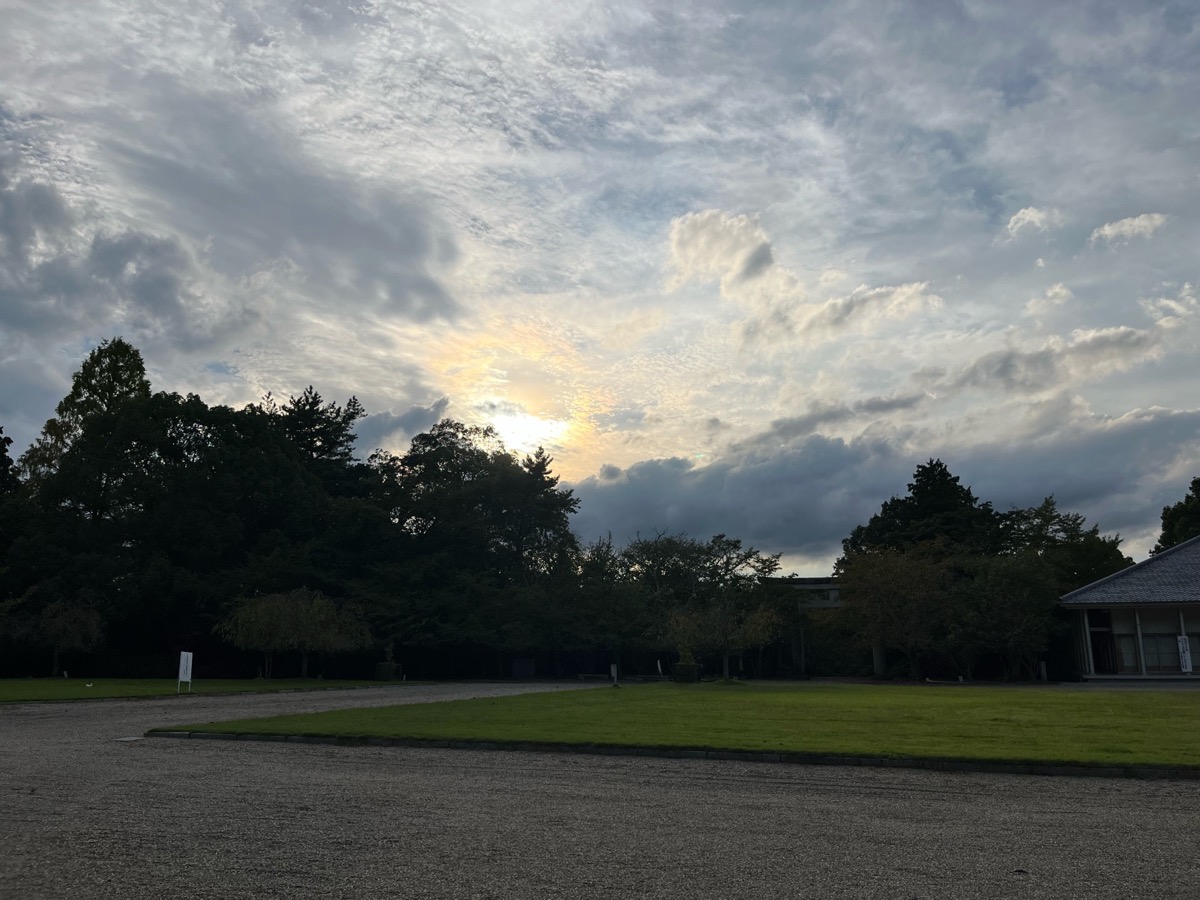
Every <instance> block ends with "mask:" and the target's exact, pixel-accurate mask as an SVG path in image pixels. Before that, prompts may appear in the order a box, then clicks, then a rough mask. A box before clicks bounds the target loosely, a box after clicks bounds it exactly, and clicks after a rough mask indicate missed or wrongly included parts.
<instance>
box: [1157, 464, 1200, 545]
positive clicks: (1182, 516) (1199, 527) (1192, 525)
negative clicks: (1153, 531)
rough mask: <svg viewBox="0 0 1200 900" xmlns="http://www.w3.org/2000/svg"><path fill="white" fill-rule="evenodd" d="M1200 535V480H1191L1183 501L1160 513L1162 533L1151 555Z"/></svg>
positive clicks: (1167, 507)
mask: <svg viewBox="0 0 1200 900" xmlns="http://www.w3.org/2000/svg"><path fill="white" fill-rule="evenodd" d="M1196 535H1200V478H1193V479H1192V483H1191V486H1190V487H1189V488H1188V492H1187V493H1186V494H1185V495H1184V497H1183V499H1182V500H1180V501H1179V502H1178V503H1175V504H1172V505H1171V506H1164V507H1163V511H1162V533H1161V534H1160V535H1159V537H1158V543H1156V544H1155V545H1154V549H1153V550H1151V551H1150V552H1151V553H1161V552H1162V551H1164V550H1166V549H1167V548H1169V547H1174V546H1175V545H1176V544H1182V543H1183V542H1184V541H1186V540H1188V539H1189V538H1194V537H1196Z"/></svg>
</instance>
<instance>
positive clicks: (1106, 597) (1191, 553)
mask: <svg viewBox="0 0 1200 900" xmlns="http://www.w3.org/2000/svg"><path fill="white" fill-rule="evenodd" d="M1059 602H1060V603H1062V604H1063V605H1064V606H1120V605H1122V604H1129V603H1200V536H1197V537H1194V538H1191V539H1190V540H1186V541H1184V542H1183V543H1182V544H1176V545H1175V546H1174V547H1171V548H1170V549H1167V550H1164V551H1163V552H1162V553H1159V554H1158V555H1157V556H1151V557H1150V558H1149V559H1146V560H1143V561H1142V562H1140V563H1138V564H1137V565H1135V566H1130V567H1129V568H1127V569H1122V570H1121V571H1120V572H1116V573H1114V574H1112V575H1109V576H1108V577H1107V578H1101V579H1100V580H1099V581H1093V582H1092V583H1091V584H1089V585H1086V586H1084V587H1081V588H1079V590H1076V591H1071V593H1069V594H1064V595H1063V596H1062V597H1061V598H1060V600H1059Z"/></svg>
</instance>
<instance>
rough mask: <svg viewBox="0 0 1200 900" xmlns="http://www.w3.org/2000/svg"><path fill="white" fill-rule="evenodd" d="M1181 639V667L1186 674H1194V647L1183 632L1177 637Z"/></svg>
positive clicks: (1178, 639)
mask: <svg viewBox="0 0 1200 900" xmlns="http://www.w3.org/2000/svg"><path fill="white" fill-rule="evenodd" d="M1176 640H1177V641H1179V669H1180V671H1182V672H1183V673H1184V674H1185V675H1191V674H1192V648H1191V646H1190V645H1189V644H1188V638H1187V635H1186V634H1181V635H1178V636H1177V637H1176Z"/></svg>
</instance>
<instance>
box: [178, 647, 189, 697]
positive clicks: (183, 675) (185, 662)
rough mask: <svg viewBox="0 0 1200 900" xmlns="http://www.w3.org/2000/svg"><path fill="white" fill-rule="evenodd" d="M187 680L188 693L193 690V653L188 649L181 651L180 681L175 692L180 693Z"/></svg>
mask: <svg viewBox="0 0 1200 900" xmlns="http://www.w3.org/2000/svg"><path fill="white" fill-rule="evenodd" d="M185 681H186V682H187V686H188V693H189V694H190V693H191V692H192V654H191V653H190V652H189V651H187V650H180V651H179V683H178V684H177V685H175V693H176V694H178V693H179V692H180V691H182V690H183V683H184V682H185Z"/></svg>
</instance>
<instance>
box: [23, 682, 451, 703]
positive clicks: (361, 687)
mask: <svg viewBox="0 0 1200 900" xmlns="http://www.w3.org/2000/svg"><path fill="white" fill-rule="evenodd" d="M431 684H437V682H436V681H398V682H396V683H394V684H389V683H387V682H381V683H379V684H349V685H344V686H342V687H311V688H309V687H299V688H280V689H279V690H277V691H258V690H254V689H253V688H251V689H248V690H244V691H242V690H237V691H183V692H181V693H177V694H172V693H171V692H170V691H167V692H166V693H163V694H112V695H110V696H107V697H31V698H25V699H23V700H20V699H18V700H0V706H17V705H18V704H24V703H37V704H43V703H103V702H107V701H114V700H167V699H170V698H172V697H179V698H180V699H183V698H185V697H197V698H201V699H210V698H212V697H270V696H274V695H276V694H328V693H331V692H333V691H378V690H387V689H388V688H399V687H405V688H406V687H408V686H409V685H412V686H413V687H427V686H429V685H431Z"/></svg>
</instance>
